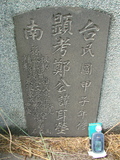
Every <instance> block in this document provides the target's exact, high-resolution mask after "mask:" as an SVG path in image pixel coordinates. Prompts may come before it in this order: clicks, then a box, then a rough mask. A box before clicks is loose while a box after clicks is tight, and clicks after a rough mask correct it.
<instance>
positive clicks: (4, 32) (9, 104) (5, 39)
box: [0, 0, 120, 129]
mask: <svg viewBox="0 0 120 160" xmlns="http://www.w3.org/2000/svg"><path fill="white" fill-rule="evenodd" d="M48 6H50V7H54V6H59V7H60V6H69V7H83V8H87V9H93V10H99V11H103V12H107V13H108V14H110V15H111V24H110V31H109V37H108V47H107V54H106V60H105V70H104V78H103V85H102V92H101V98H100V105H99V111H98V118H97V121H98V122H101V123H103V128H104V129H107V128H110V127H112V126H113V125H115V124H116V123H118V122H119V121H120V53H119V51H120V1H119V0H104V1H103V0H72V1H71V0H62V1H61V0H41V1H40V0H14V1H13V0H0V33H1V34H0V110H1V109H2V111H3V112H4V113H5V114H7V115H8V117H9V118H10V119H11V120H12V121H14V122H15V123H16V124H17V125H18V126H19V127H22V128H26V121H25V116H24V107H23V98H22V90H21V83H20V75H19V68H18V60H17V51H16V45H15V39H14V24H13V17H14V16H15V15H17V14H22V13H24V12H27V11H30V10H35V9H36V8H41V7H48ZM10 119H8V118H7V116H6V117H5V120H6V122H7V124H8V125H9V126H11V125H13V126H14V125H15V124H13V123H12V122H11V121H10ZM4 125H5V123H4V121H3V118H2V117H1V118H0V126H4Z"/></svg>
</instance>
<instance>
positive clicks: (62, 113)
mask: <svg viewBox="0 0 120 160" xmlns="http://www.w3.org/2000/svg"><path fill="white" fill-rule="evenodd" d="M66 112H67V110H62V109H61V110H58V111H56V113H57V120H61V119H62V120H63V121H65V119H66Z"/></svg>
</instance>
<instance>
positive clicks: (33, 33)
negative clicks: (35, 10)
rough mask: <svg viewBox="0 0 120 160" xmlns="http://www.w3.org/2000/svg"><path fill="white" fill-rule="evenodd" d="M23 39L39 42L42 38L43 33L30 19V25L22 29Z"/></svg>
mask: <svg viewBox="0 0 120 160" xmlns="http://www.w3.org/2000/svg"><path fill="white" fill-rule="evenodd" d="M24 33H25V38H26V39H29V38H32V39H33V40H40V39H41V38H42V36H43V31H42V29H41V28H39V27H38V25H37V24H35V21H34V20H32V19H31V24H30V25H27V28H26V29H24Z"/></svg>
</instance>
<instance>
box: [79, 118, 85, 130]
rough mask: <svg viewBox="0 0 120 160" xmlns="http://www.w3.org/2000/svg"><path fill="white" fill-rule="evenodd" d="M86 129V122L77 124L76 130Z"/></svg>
mask: <svg viewBox="0 0 120 160" xmlns="http://www.w3.org/2000/svg"><path fill="white" fill-rule="evenodd" d="M86 127H87V120H83V121H82V122H79V123H78V124H77V130H80V129H81V130H85V128H86Z"/></svg>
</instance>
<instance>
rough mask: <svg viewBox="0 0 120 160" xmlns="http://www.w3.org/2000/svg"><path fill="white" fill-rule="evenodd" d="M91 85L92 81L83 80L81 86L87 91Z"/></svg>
mask: <svg viewBox="0 0 120 160" xmlns="http://www.w3.org/2000/svg"><path fill="white" fill-rule="evenodd" d="M90 85H91V81H83V82H81V87H82V88H83V89H84V91H85V92H86V90H87V88H88V87H90Z"/></svg>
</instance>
